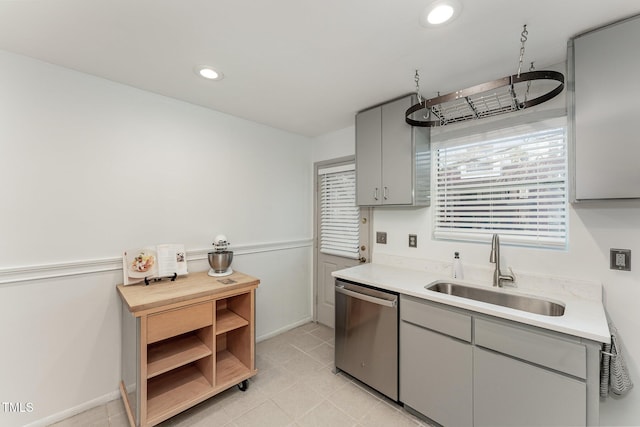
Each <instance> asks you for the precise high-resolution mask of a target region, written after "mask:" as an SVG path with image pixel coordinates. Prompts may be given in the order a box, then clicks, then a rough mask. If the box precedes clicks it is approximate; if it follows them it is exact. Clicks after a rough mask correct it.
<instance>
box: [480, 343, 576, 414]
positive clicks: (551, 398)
mask: <svg viewBox="0 0 640 427" xmlns="http://www.w3.org/2000/svg"><path fill="white" fill-rule="evenodd" d="M473 375H474V377H473V393H474V394H473V396H474V397H473V413H474V426H475V427H480V426H492V427H494V426H509V427H516V426H536V425H538V426H578V425H582V426H584V425H586V422H587V416H586V414H587V407H586V405H587V403H586V402H587V397H586V384H585V383H583V382H581V381H578V380H576V379H574V378H570V377H567V376H564V375H561V374H558V373H556V372H552V371H548V370H546V369H543V368H539V367H537V366H534V365H530V364H528V363H525V362H521V361H519V360H516V359H512V358H510V357H507V356H504V355H501V354H498V353H493V352H490V351H488V350H484V349H481V348H479V347H476V348H475V349H474V352H473Z"/></svg>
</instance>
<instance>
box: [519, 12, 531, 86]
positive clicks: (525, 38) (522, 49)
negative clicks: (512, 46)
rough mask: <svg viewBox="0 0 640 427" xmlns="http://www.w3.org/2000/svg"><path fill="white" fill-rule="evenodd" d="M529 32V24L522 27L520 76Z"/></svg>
mask: <svg viewBox="0 0 640 427" xmlns="http://www.w3.org/2000/svg"><path fill="white" fill-rule="evenodd" d="M528 35H529V32H528V31H527V25H526V24H525V25H524V26H523V28H522V33H520V43H521V44H520V60H519V61H518V77H520V71H521V70H522V58H524V44H525V42H526V41H527V36H528Z"/></svg>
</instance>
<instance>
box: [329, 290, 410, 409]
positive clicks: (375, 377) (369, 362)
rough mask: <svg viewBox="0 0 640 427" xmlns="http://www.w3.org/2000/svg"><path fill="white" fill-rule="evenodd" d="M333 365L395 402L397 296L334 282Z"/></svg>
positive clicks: (396, 395)
mask: <svg viewBox="0 0 640 427" xmlns="http://www.w3.org/2000/svg"><path fill="white" fill-rule="evenodd" d="M335 291H336V292H335V297H336V298H335V309H336V319H335V320H336V322H335V334H336V343H335V364H336V370H342V371H344V372H346V373H348V374H349V375H351V376H353V377H355V378H357V379H358V380H360V381H362V382H363V383H365V384H367V385H368V386H370V387H371V388H374V389H376V390H377V391H379V392H380V393H382V394H384V395H385V396H387V397H389V398H391V399H393V400H395V401H397V400H398V294H396V293H392V292H388V291H383V290H381V289H377V288H373V287H370V286H365V285H360V284H357V283H353V282H348V281H345V280H342V279H336V282H335Z"/></svg>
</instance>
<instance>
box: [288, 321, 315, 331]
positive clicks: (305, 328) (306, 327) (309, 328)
mask: <svg viewBox="0 0 640 427" xmlns="http://www.w3.org/2000/svg"><path fill="white" fill-rule="evenodd" d="M319 326H320V324H319V323H315V322H309V323H306V324H304V325H302V326H298V327H297V328H294V329H292V330H291V331H290V332H295V333H299V332H311V331H314V330H315V329H317V328H318V327H319Z"/></svg>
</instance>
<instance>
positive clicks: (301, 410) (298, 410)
mask: <svg viewBox="0 0 640 427" xmlns="http://www.w3.org/2000/svg"><path fill="white" fill-rule="evenodd" d="M271 400H273V401H274V402H275V403H276V404H277V405H278V406H279V407H280V408H282V410H283V411H284V412H286V413H287V415H289V416H290V417H291V418H292V419H294V420H297V419H299V418H300V417H302V416H303V415H305V414H306V413H307V412H309V411H311V410H312V409H313V408H315V407H316V406H318V405H319V404H320V403H322V401H323V400H324V397H323V396H322V395H320V394H319V393H317V392H315V391H314V390H313V389H312V388H310V387H309V386H308V385H307V384H303V383H297V384H294V385H292V386H291V387H288V388H286V389H284V390H282V391H281V392H280V393H278V394H276V395H275V396H273V397H272V398H271Z"/></svg>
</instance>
